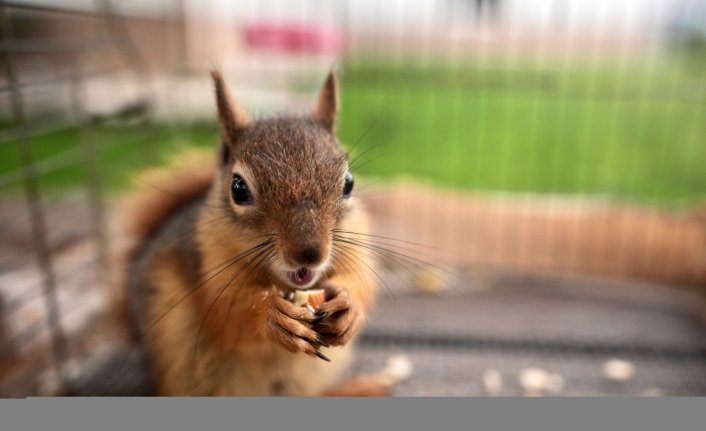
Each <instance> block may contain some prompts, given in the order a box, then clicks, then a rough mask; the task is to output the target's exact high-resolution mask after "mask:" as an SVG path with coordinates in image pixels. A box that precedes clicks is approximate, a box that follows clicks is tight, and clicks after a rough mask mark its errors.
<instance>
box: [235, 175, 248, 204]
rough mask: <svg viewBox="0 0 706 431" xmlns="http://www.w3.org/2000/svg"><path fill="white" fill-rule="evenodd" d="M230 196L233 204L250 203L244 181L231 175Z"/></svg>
mask: <svg viewBox="0 0 706 431" xmlns="http://www.w3.org/2000/svg"><path fill="white" fill-rule="evenodd" d="M231 195H232V196H233V202H235V204H236V205H248V204H249V203H250V202H251V201H252V197H251V196H250V190H249V189H248V185H247V184H245V180H244V179H243V177H241V176H240V175H238V174H235V175H233V185H232V186H231Z"/></svg>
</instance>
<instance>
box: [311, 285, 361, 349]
mask: <svg viewBox="0 0 706 431" xmlns="http://www.w3.org/2000/svg"><path fill="white" fill-rule="evenodd" d="M362 321H363V319H362V315H361V314H360V312H359V310H358V307H357V306H356V304H355V303H354V302H353V301H352V300H351V298H350V295H348V292H346V291H345V290H344V289H338V288H336V289H335V296H334V297H333V298H331V299H330V300H328V301H326V302H324V303H323V304H321V306H320V307H319V308H318V309H317V311H316V318H315V319H314V320H313V321H312V325H313V327H314V328H315V329H316V331H317V332H318V333H319V334H320V335H321V338H322V339H323V341H324V342H326V343H328V344H330V345H332V346H342V345H345V344H347V343H348V342H349V341H350V340H351V338H353V335H355V333H356V332H357V330H358V328H359V327H360V325H361V323H362Z"/></svg>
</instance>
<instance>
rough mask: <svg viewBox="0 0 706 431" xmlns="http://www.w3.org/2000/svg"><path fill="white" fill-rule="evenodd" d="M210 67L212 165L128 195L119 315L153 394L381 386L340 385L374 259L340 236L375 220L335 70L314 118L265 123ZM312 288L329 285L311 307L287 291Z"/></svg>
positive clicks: (383, 390)
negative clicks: (139, 352) (360, 187)
mask: <svg viewBox="0 0 706 431" xmlns="http://www.w3.org/2000/svg"><path fill="white" fill-rule="evenodd" d="M211 75H212V79H213V84H214V87H215V96H216V105H217V111H218V121H219V124H220V144H219V147H218V151H217V157H214V158H213V159H216V160H212V161H211V163H208V164H206V165H205V166H198V164H199V163H198V161H195V160H189V161H187V162H188V163H191V165H192V166H190V167H187V168H183V169H181V170H177V171H170V172H162V173H159V174H156V175H152V177H151V179H150V180H149V181H145V182H146V183H149V187H145V188H144V190H142V191H140V192H138V193H136V194H135V195H134V196H133V197H132V198H131V199H130V201H129V203H128V204H126V205H127V207H126V209H127V211H128V219H127V220H128V223H129V226H128V231H127V234H126V235H127V236H126V237H125V238H128V240H129V246H128V248H127V249H126V250H127V251H126V254H125V256H124V257H125V258H126V259H125V260H126V262H127V264H126V265H127V266H126V268H125V269H124V274H123V277H124V280H123V284H124V285H125V286H126V289H125V290H124V292H125V294H126V296H127V298H126V300H125V302H126V303H127V305H125V309H124V311H125V312H127V313H128V315H129V318H130V320H131V321H132V322H134V327H133V329H134V331H133V333H134V335H135V336H136V337H138V338H139V341H140V342H141V343H142V345H143V346H144V347H145V349H146V352H147V357H148V360H147V362H148V364H149V368H150V374H151V376H152V378H153V380H154V381H153V386H154V388H155V392H156V394H159V395H218V396H224V395H384V394H387V393H388V392H389V390H390V386H391V384H392V383H391V381H390V380H389V379H385V378H380V376H379V375H377V376H372V375H371V376H367V377H366V376H363V377H358V378H354V379H351V380H348V381H344V382H342V383H337V377H338V376H339V375H340V373H341V371H342V370H343V369H344V367H345V366H346V365H347V363H348V360H349V357H350V343H351V340H352V339H353V338H354V337H355V335H356V333H357V332H358V330H359V329H360V327H361V324H362V323H363V322H364V320H365V316H366V313H367V312H368V309H369V307H370V306H371V305H372V302H373V298H374V287H375V283H374V282H373V279H372V277H371V271H370V270H369V269H373V268H374V265H375V262H374V260H373V257H372V256H371V254H370V253H369V252H367V251H366V249H365V248H363V247H356V246H355V245H354V244H353V243H354V241H346V240H345V238H346V237H348V238H350V236H349V235H360V234H366V233H367V232H368V231H369V229H368V217H367V215H366V213H365V211H364V210H363V209H362V208H361V204H360V202H359V201H358V199H357V198H356V197H355V194H354V193H353V184H354V182H353V176H352V175H351V173H350V171H349V166H348V162H347V158H346V153H345V152H344V151H343V150H342V149H341V147H340V145H339V143H338V141H337V139H336V136H335V130H336V117H337V113H338V106H339V102H338V88H337V87H338V83H337V75H336V73H335V71H334V70H332V71H331V72H330V73H329V75H328V77H327V78H326V81H325V83H324V85H323V87H322V89H321V91H320V94H319V97H318V102H317V104H316V107H315V109H314V111H313V113H312V114H310V115H307V116H302V117H294V116H284V117H278V118H267V119H261V120H257V121H254V120H251V119H250V118H249V117H248V115H247V114H246V113H245V112H244V111H243V110H242V109H241V108H240V107H239V106H238V104H237V103H236V102H235V100H234V99H233V98H232V96H231V94H230V91H229V89H228V88H227V86H226V84H225V83H224V80H223V78H222V77H221V75H220V73H219V72H218V71H215V70H214V71H212V72H211ZM310 288H319V289H324V291H325V302H324V303H323V304H322V305H321V306H320V307H318V308H317V309H315V310H313V312H312V308H306V307H300V306H296V305H294V304H293V303H291V302H290V301H288V300H287V299H285V298H284V296H285V295H284V293H287V292H291V291H293V290H295V289H300V290H303V289H310ZM334 383H336V385H334Z"/></svg>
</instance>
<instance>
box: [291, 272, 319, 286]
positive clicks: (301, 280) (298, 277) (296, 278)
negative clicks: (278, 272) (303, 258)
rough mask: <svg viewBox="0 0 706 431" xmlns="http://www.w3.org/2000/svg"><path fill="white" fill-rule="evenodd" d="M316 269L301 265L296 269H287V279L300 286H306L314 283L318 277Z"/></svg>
mask: <svg viewBox="0 0 706 431" xmlns="http://www.w3.org/2000/svg"><path fill="white" fill-rule="evenodd" d="M316 275H317V274H316V271H315V270H312V269H309V268H306V267H301V268H299V269H297V270H296V271H287V279H288V280H289V282H290V283H292V284H293V285H294V286H296V287H298V288H306V287H309V286H311V285H312V284H313V282H314V280H315V279H316Z"/></svg>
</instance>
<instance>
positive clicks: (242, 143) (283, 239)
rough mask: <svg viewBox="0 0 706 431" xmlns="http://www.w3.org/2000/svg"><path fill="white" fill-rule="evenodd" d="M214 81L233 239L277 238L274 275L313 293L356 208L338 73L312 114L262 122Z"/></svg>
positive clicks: (271, 265) (270, 265) (215, 74)
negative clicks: (340, 128)
mask: <svg viewBox="0 0 706 431" xmlns="http://www.w3.org/2000/svg"><path fill="white" fill-rule="evenodd" d="M212 77H213V81H214V85H215V90H216V102H217V107H218V119H219V123H220V130H221V144H220V151H219V163H220V167H221V176H220V184H219V186H218V190H219V192H220V198H221V199H222V200H223V203H224V205H223V206H224V208H225V210H226V211H227V212H228V214H229V216H230V217H232V219H233V220H234V222H235V223H234V225H235V226H237V227H238V230H237V232H234V233H237V234H241V235H243V236H246V237H250V238H271V244H272V246H273V247H272V254H271V256H269V258H268V265H267V267H268V268H269V269H270V270H271V272H272V274H271V275H273V276H275V277H277V278H278V279H279V280H280V281H282V282H284V283H286V284H288V285H289V286H291V287H294V288H299V289H306V288H309V287H311V286H313V285H314V284H315V283H316V282H317V281H318V280H319V279H320V277H321V276H322V275H323V274H324V272H325V271H326V270H327V268H328V267H329V266H330V264H331V248H332V245H331V244H332V229H334V228H336V227H337V226H340V225H341V223H343V222H344V220H345V218H346V216H347V215H348V214H349V212H350V211H351V210H352V209H353V200H354V199H353V198H351V192H352V189H353V176H352V175H351V173H350V172H349V170H348V161H347V158H346V154H345V153H344V152H343V150H342V149H341V147H340V146H339V143H338V141H337V139H336V136H335V128H336V115H337V111H338V89H337V78H336V73H335V71H333V70H332V71H331V72H330V73H329V75H328V77H327V79H326V82H325V83H324V85H323V88H322V89H321V92H320V95H319V98H318V102H317V105H316V107H315V109H314V111H313V113H312V114H310V115H307V116H302V117H280V118H270V119H262V120H257V121H252V120H250V118H249V117H248V116H247V114H246V113H245V112H244V111H243V110H242V109H241V108H240V107H239V106H238V105H237V103H236V102H235V100H234V99H233V98H232V97H231V95H230V92H229V90H228V88H227V86H226V84H225V83H224V81H223V78H222V77H221V75H220V74H219V73H218V72H217V71H213V72H212ZM223 240H224V241H227V238H224V239H223ZM239 240H242V238H233V241H239Z"/></svg>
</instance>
